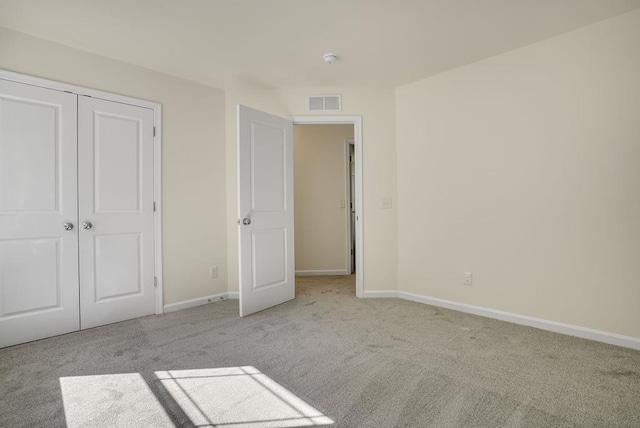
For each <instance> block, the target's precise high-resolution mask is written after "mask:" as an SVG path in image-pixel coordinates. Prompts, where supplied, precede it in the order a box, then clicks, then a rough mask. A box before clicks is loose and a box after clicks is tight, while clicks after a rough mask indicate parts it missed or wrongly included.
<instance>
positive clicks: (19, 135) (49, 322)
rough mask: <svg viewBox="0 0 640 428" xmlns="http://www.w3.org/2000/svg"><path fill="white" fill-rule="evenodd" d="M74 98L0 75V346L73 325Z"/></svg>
mask: <svg viewBox="0 0 640 428" xmlns="http://www.w3.org/2000/svg"><path fill="white" fill-rule="evenodd" d="M76 99H77V97H76V95H74V94H69V93H65V92H60V91H54V90H50V89H43V88H39V87H35V86H30V85H24V84H21V83H14V82H10V81H6V80H2V79H0V347H4V346H9V345H15V344H18V343H23V342H28V341H31V340H35V339H41V338H44V337H49V336H54V335H57V334H63V333H68V332H71V331H76V330H78V329H79V308H78V234H77V233H78V229H77V225H76V217H77V193H76V192H77V187H76V186H77V182H76V177H77V175H76V174H77V170H76V168H77V159H76V150H77V139H76V135H77V134H76V123H77V122H76V121H77V109H76ZM65 223H67V224H68V226H67V227H68V228H69V230H65V226H64V225H65ZM72 226H76V227H73V228H71V227H72Z"/></svg>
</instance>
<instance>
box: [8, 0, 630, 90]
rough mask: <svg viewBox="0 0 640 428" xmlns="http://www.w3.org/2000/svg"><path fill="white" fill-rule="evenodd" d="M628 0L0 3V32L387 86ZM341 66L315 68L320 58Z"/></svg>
mask: <svg viewBox="0 0 640 428" xmlns="http://www.w3.org/2000/svg"><path fill="white" fill-rule="evenodd" d="M636 8H640V0H0V26H3V27H7V28H10V29H13V30H16V31H20V32H23V33H26V34H30V35H33V36H38V37H42V38H46V39H50V40H53V41H56V42H59V43H62V44H65V45H69V46H72V47H75V48H78V49H82V50H86V51H90V52H94V53H97V54H100V55H104V56H107V57H111V58H114V59H118V60H121V61H125V62H129V63H132V64H136V65H139V66H142V67H146V68H150V69H154V70H158V71H161V72H164V73H168V74H172V75H175V76H179V77H183V78H186V79H190V80H194V81H197V82H201V83H204V84H207V85H211V86H216V87H222V88H224V87H227V86H229V85H231V84H233V83H234V82H236V81H243V80H246V81H251V82H254V83H259V84H262V85H265V86H269V87H283V86H328V85H332V86H333V85H358V86H367V85H376V86H378V85H383V86H397V85H399V84H403V83H408V82H411V81H414V80H418V79H421V78H424V77H427V76H429V75H433V74H436V73H439V72H442V71H445V70H448V69H451V68H454V67H457V66H460V65H463V64H467V63H470V62H473V61H476V60H479V59H482V58H486V57H489V56H492V55H496V54H499V53H502V52H506V51H508V50H512V49H514V48H517V47H520V46H524V45H527V44H530V43H534V42H536V41H539V40H543V39H546V38H549V37H552V36H555V35H558V34H561V33H564V32H567V31H570V30H573V29H576V28H579V27H582V26H584V25H588V24H591V23H594V22H597V21H601V20H604V19H607V18H610V17H613V16H616V15H618V14H621V13H625V12H628V11H631V10H633V9H636ZM327 52H335V53H337V54H338V55H340V56H341V58H342V60H341V61H339V62H337V63H335V64H333V65H326V64H324V63H323V62H322V55H323V54H324V53H327Z"/></svg>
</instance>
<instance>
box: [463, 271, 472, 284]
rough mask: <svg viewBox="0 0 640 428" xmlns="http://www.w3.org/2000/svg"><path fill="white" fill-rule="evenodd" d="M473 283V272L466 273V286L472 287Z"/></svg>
mask: <svg viewBox="0 0 640 428" xmlns="http://www.w3.org/2000/svg"><path fill="white" fill-rule="evenodd" d="M472 283H473V276H472V275H471V272H465V273H464V285H471V284H472Z"/></svg>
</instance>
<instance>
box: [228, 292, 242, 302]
mask: <svg viewBox="0 0 640 428" xmlns="http://www.w3.org/2000/svg"><path fill="white" fill-rule="evenodd" d="M227 297H228V298H229V299H235V300H237V299H239V298H240V292H239V291H229V292H227Z"/></svg>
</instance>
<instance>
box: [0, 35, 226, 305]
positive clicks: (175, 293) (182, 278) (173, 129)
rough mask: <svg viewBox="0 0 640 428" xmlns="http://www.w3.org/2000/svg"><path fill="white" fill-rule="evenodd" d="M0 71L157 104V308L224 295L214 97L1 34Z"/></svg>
mask: <svg viewBox="0 0 640 428" xmlns="http://www.w3.org/2000/svg"><path fill="white" fill-rule="evenodd" d="M0 68H2V69H5V70H9V71H14V72H19V73H24V74H29V75H33V76H38V77H43V78H46V79H51V80H57V81H61V82H66V83H71V84H75V85H79V86H84V87H88V88H93V89H99V90H103V91H107V92H113V93H117V94H122V95H127V96H131V97H136V98H142V99H146V100H150V101H156V102H159V103H161V104H162V114H163V117H162V133H163V140H162V144H163V146H162V168H163V170H162V198H163V207H162V216H163V228H162V233H163V251H164V260H163V266H164V298H165V304H168V303H174V302H178V301H183V300H188V299H193V298H197V297H202V296H207V295H211V294H215V293H220V292H225V291H226V290H227V269H226V268H227V258H226V251H227V249H226V234H227V231H226V228H225V219H226V215H227V213H226V211H225V163H226V162H225V145H224V136H225V134H224V117H225V110H224V108H225V105H224V93H223V92H222V91H220V90H218V89H214V88H210V87H206V86H203V85H199V84H195V83H192V82H188V81H185V80H182V79H177V78H174V77H170V76H167V75H164V74H161V73H157V72H153V71H149V70H146V69H143V68H139V67H136V66H132V65H129V64H125V63H122V62H118V61H114V60H111V59H108V58H105V57H101V56H97V55H93V54H89V53H86V52H83V51H79V50H76V49H71V48H68V47H65V46H62V45H59V44H56V43H52V42H49V41H46V40H43V39H38V38H34V37H30V36H26V35H24V34H21V33H17V32H13V31H9V30H6V29H2V28H0ZM211 265H217V266H218V272H219V277H218V279H216V280H211V279H209V266H211Z"/></svg>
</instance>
